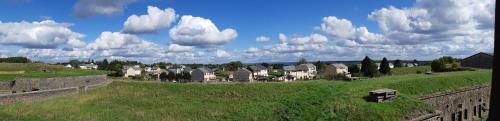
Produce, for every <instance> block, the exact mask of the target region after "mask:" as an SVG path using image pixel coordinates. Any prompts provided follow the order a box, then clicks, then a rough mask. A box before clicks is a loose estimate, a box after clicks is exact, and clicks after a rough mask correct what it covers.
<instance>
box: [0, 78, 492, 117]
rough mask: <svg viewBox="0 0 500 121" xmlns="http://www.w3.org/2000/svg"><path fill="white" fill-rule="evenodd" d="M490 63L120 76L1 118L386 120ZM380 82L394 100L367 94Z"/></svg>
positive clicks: (17, 107)
mask: <svg viewBox="0 0 500 121" xmlns="http://www.w3.org/2000/svg"><path fill="white" fill-rule="evenodd" d="M490 80H491V71H490V70H479V71H472V72H469V71H464V72H449V73H436V74H433V75H406V76H388V77H381V78H373V79H366V80H358V81H353V82H343V81H326V80H318V81H304V82H293V83H256V84H172V83H148V82H130V81H115V82H113V83H112V84H110V85H108V86H107V87H103V88H99V89H96V90H93V91H89V92H84V93H79V94H75V95H71V96H65V97H58V98H54V99H50V100H44V101H40V102H35V103H16V104H12V105H3V106H0V120H68V121H75V120H85V121H87V120H259V121H260V120H345V121H357V120H377V121H378V120H384V121H386V120H387V121H396V120H401V119H404V118H405V116H408V115H409V114H411V113H415V112H417V113H421V114H423V113H427V112H431V111H433V109H432V108H431V107H429V106H428V105H426V104H424V103H423V102H421V101H419V100H418V99H417V97H418V96H421V95H425V94H431V93H435V92H439V91H445V90H452V89H458V88H463V87H466V86H471V85H489V84H490ZM377 88H392V89H396V90H399V92H400V95H399V97H398V99H397V100H395V101H394V102H387V103H373V102H367V101H365V100H364V97H365V96H367V95H368V91H370V90H373V89H377Z"/></svg>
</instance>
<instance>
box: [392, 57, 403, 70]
mask: <svg viewBox="0 0 500 121" xmlns="http://www.w3.org/2000/svg"><path fill="white" fill-rule="evenodd" d="M394 67H397V68H399V67H403V64H402V63H401V60H399V59H396V60H395V61H394Z"/></svg>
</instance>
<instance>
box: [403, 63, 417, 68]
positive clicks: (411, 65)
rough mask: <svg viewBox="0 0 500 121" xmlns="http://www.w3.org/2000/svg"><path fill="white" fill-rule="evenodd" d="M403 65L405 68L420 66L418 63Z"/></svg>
mask: <svg viewBox="0 0 500 121" xmlns="http://www.w3.org/2000/svg"><path fill="white" fill-rule="evenodd" d="M402 65H403V67H415V66H418V64H417V63H403V64H402Z"/></svg>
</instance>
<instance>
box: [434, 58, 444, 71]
mask: <svg viewBox="0 0 500 121" xmlns="http://www.w3.org/2000/svg"><path fill="white" fill-rule="evenodd" d="M431 68H432V71H434V72H443V71H445V70H446V63H444V61H443V60H440V59H437V60H433V61H432V63H431Z"/></svg>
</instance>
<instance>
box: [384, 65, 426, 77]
mask: <svg viewBox="0 0 500 121" xmlns="http://www.w3.org/2000/svg"><path fill="white" fill-rule="evenodd" d="M426 70H427V71H429V70H431V66H415V67H401V68H392V69H391V72H392V75H408V74H417V71H421V72H422V73H425V71H426Z"/></svg>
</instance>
